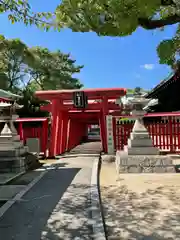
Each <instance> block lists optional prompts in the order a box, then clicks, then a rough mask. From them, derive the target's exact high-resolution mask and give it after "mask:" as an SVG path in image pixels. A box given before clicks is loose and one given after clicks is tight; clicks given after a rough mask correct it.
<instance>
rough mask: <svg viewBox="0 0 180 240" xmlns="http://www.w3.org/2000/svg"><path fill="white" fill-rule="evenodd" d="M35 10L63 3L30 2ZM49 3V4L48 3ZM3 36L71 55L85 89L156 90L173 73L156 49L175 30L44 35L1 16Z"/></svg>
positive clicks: (172, 28) (49, 9)
mask: <svg viewBox="0 0 180 240" xmlns="http://www.w3.org/2000/svg"><path fill="white" fill-rule="evenodd" d="M30 2H31V5H32V7H33V10H36V11H51V10H53V9H55V7H56V6H57V5H58V3H59V2H60V0H52V1H44V0H31V1H30ZM45 2H46V3H45ZM0 22H1V28H0V34H3V35H4V36H5V37H7V38H20V39H21V40H22V41H24V42H25V43H26V44H27V45H28V46H42V47H47V48H49V49H51V50H56V49H60V50H61V51H62V52H64V53H70V54H71V56H72V58H73V59H76V60H77V63H78V64H82V65H84V69H83V70H82V71H81V73H80V74H78V78H79V79H80V81H81V82H82V83H83V84H84V85H85V87H86V88H104V87H125V88H134V87H136V86H140V87H142V88H145V89H150V88H152V87H154V86H155V85H156V84H157V83H159V82H160V81H161V80H163V79H164V78H166V77H167V75H168V74H169V73H170V72H171V70H170V69H169V68H168V67H167V66H166V65H159V64H158V57H157V54H156V46H157V45H158V43H159V42H160V41H161V40H163V39H168V38H169V37H171V36H172V35H173V34H174V31H175V27H172V26H171V27H168V28H167V29H166V30H165V31H163V32H161V31H158V30H156V31H145V30H143V29H140V28H139V29H138V30H137V31H136V32H135V33H134V34H132V35H131V36H128V37H124V38H111V37H98V36H97V35H96V34H95V33H73V32H71V30H68V29H66V30H63V31H62V32H54V31H53V30H52V31H50V32H43V31H42V30H39V29H37V28H36V27H26V26H24V25H23V24H19V23H18V24H14V25H12V24H10V22H9V21H8V20H7V17H6V15H0Z"/></svg>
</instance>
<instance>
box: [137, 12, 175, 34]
mask: <svg viewBox="0 0 180 240" xmlns="http://www.w3.org/2000/svg"><path fill="white" fill-rule="evenodd" d="M138 21H139V25H140V26H141V27H143V28H145V29H147V30H152V29H156V28H161V27H164V26H168V25H173V24H176V23H179V22H180V16H178V15H173V16H169V17H167V18H164V19H159V20H151V19H147V18H139V19H138Z"/></svg>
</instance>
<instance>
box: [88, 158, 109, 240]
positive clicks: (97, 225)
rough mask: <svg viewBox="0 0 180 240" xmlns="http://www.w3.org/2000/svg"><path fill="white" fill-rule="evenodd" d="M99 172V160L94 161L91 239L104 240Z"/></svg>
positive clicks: (91, 195) (91, 193)
mask: <svg viewBox="0 0 180 240" xmlns="http://www.w3.org/2000/svg"><path fill="white" fill-rule="evenodd" d="M99 170H100V159H95V160H94V162H93V167H92V175H91V192H90V198H91V213H92V228H93V239H94V240H106V235H105V229H104V224H103V217H102V212H101V203H100V195H99V184H98V178H99Z"/></svg>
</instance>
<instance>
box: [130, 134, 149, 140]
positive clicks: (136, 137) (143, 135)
mask: <svg viewBox="0 0 180 240" xmlns="http://www.w3.org/2000/svg"><path fill="white" fill-rule="evenodd" d="M147 138H151V137H150V136H149V133H148V132H132V133H131V134H130V139H147Z"/></svg>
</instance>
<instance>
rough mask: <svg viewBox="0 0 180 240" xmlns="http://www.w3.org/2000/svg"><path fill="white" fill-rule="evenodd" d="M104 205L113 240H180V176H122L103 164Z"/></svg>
mask: <svg viewBox="0 0 180 240" xmlns="http://www.w3.org/2000/svg"><path fill="white" fill-rule="evenodd" d="M100 185H101V194H102V202H103V207H104V213H105V220H106V228H107V232H108V236H109V239H121V240H125V239H126V240H132V239H133V240H135V239H143V240H145V239H146V240H160V239H168V240H171V239H172V240H178V239H180V174H121V176H120V178H119V179H118V180H117V174H116V171H115V165H114V163H111V164H110V163H109V164H107V163H106V164H105V163H104V164H103V165H102V169H101V174H100Z"/></svg>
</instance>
